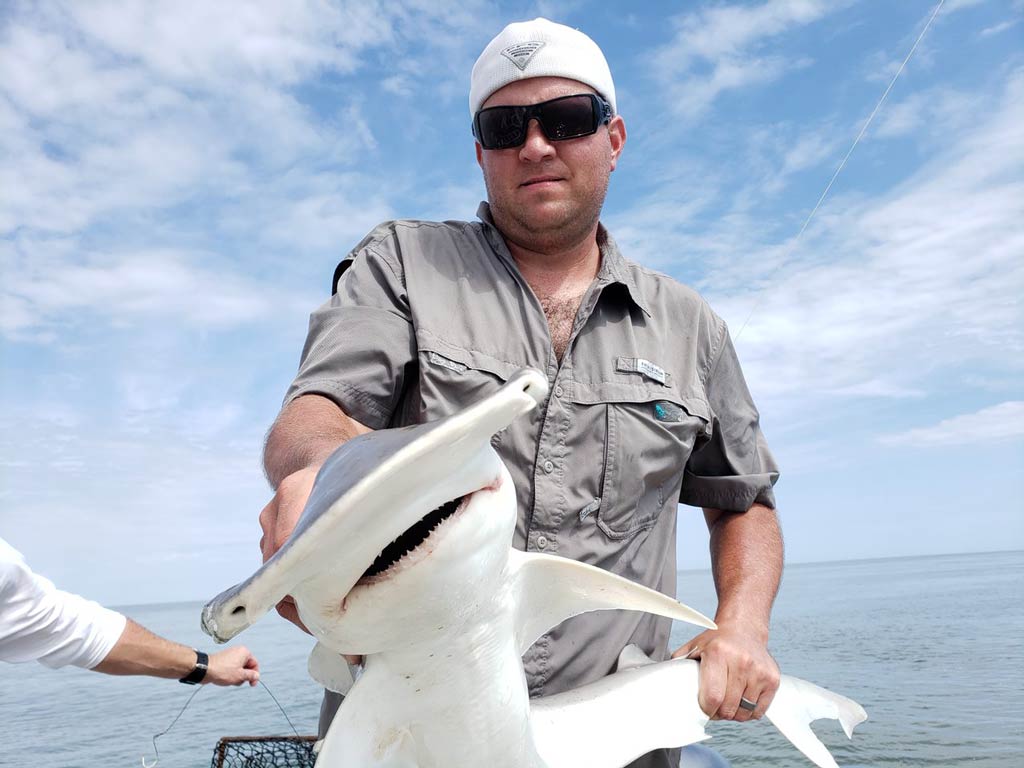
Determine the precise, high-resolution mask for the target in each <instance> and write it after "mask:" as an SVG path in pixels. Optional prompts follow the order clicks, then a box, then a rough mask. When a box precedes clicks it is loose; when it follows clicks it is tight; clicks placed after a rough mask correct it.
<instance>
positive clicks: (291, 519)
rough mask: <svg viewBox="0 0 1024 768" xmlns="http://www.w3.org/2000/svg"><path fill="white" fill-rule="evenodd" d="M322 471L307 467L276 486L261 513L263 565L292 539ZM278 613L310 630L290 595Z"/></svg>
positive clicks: (280, 605)
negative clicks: (272, 495)
mask: <svg viewBox="0 0 1024 768" xmlns="http://www.w3.org/2000/svg"><path fill="white" fill-rule="evenodd" d="M319 470H320V467H319V465H317V466H315V467H304V468H303V469H300V470H298V471H297V472H293V473H292V474H290V475H288V476H287V477H286V478H285V479H284V480H282V481H281V483H280V484H279V485H278V486H277V493H275V494H274V498H272V499H271V500H270V503H269V504H267V506H265V507H264V508H263V511H262V512H260V528H262V529H263V537H262V538H261V539H260V552H262V553H263V562H267V560H269V559H270V558H271V557H273V556H274V553H275V552H277V550H279V549H280V548H281V547H282V546H284V543H285V542H286V541H287V540H288V537H289V536H291V533H292V531H293V530H294V529H295V524H296V523H297V522H298V521H299V516H300V515H301V514H302V510H303V509H304V508H305V506H306V501H307V500H308V499H309V493H310V491H311V490H313V481H314V480H316V473H317V472H318V471H319ZM277 612H278V613H279V614H281V615H282V616H283V617H284V618H286V619H288V621H290V622H292V623H293V624H295V625H296V626H297V627H299V628H300V629H302V630H303V631H305V632H308V631H309V630H307V629H306V627H305V625H304V624H303V623H302V620H301V619H300V618H299V612H298V610H296V608H295V601H293V600H292V598H291V596H288V597H285V598H284V599H283V600H282V601H281V602H280V603H278V604H277Z"/></svg>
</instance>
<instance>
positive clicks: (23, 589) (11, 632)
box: [0, 538, 126, 669]
mask: <svg viewBox="0 0 1024 768" xmlns="http://www.w3.org/2000/svg"><path fill="white" fill-rule="evenodd" d="M125 623H126V619H125V617H124V616H122V615H121V614H120V613H117V612H116V611H111V610H109V609H108V608H104V607H103V606H101V605H100V604H99V603H95V602H93V601H91V600H86V599H85V598H83V597H80V596H79V595H73V594H71V593H69V592H63V591H61V590H59V589H57V588H56V587H55V586H54V585H53V582H51V581H50V580H49V579H45V578H43V577H42V576H39V575H38V574H35V573H33V572H32V570H31V569H30V568H29V567H28V565H27V564H26V563H25V559H24V558H23V557H22V556H21V553H20V552H18V551H17V550H16V549H14V548H13V547H12V546H10V545H9V544H8V543H7V542H6V541H4V540H3V539H2V538H0V661H11V662H23V661H39V662H40V663H42V664H45V665H46V666H48V667H53V668H56V667H63V666H65V665H68V664H72V665H74V666H76V667H85V668H86V669H92V668H93V667H95V666H96V665H97V664H99V663H100V662H101V661H103V659H105V658H106V656H107V654H108V653H110V651H111V649H112V648H113V647H114V645H115V644H116V643H117V641H118V638H120V637H121V633H122V632H123V631H124V628H125Z"/></svg>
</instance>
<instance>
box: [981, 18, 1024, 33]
mask: <svg viewBox="0 0 1024 768" xmlns="http://www.w3.org/2000/svg"><path fill="white" fill-rule="evenodd" d="M1018 24H1020V19H1009V20H1007V21H1003V22H1000V23H999V24H993V25H992V26H991V27H985V29H983V30H981V32H979V33H978V37H992V35H998V34H1000V33H1002V32H1005V31H1006V30H1008V29H1013V28H1014V27H1015V26H1017V25H1018Z"/></svg>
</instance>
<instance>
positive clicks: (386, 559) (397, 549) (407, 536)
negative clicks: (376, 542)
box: [358, 494, 472, 584]
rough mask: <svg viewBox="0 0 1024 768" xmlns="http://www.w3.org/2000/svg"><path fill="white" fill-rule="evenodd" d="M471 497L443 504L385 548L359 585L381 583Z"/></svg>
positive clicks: (463, 497)
mask: <svg viewBox="0 0 1024 768" xmlns="http://www.w3.org/2000/svg"><path fill="white" fill-rule="evenodd" d="M471 495H472V494H467V495H466V496H460V497H459V498H457V499H452V500H451V501H449V502H447V503H445V504H442V505H441V506H440V507H438V508H437V509H435V510H434V511H433V512H430V513H429V514H428V515H427V516H426V517H424V518H423V519H422V520H420V521H419V522H418V523H416V524H415V525H414V526H412V528H409V529H408V530H407V531H406V532H405V533H403V534H402V535H400V536H399V537H398V538H397V539H395V540H394V541H392V542H391V543H390V544H388V545H387V546H386V547H384V549H383V551H381V553H380V554H379V555H377V559H376V560H374V561H373V564H372V565H370V567H369V568H367V569H366V572H365V573H364V574H363V575H362V577H361V578H360V579H359V582H358V583H359V584H371V583H374V582H377V581H380V580H381V577H382V575H384V574H386V573H387V572H388V571H389V570H391V569H392V568H394V567H395V566H396V565H398V564H399V562H401V561H402V560H403V559H405V558H406V557H407V556H408V555H410V554H412V553H413V552H414V551H416V550H417V549H418V548H419V547H420V545H422V544H423V543H424V542H425V541H426V540H427V539H428V538H430V535H431V534H432V533H433V532H434V531H435V530H437V528H438V527H439V526H440V525H441V524H442V523H443V522H444V521H445V520H448V519H450V518H452V517H453V516H454V515H455V513H456V512H459V511H460V510H462V509H464V508H465V507H466V505H467V503H468V501H469V497H470V496H471Z"/></svg>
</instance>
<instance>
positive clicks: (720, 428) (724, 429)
mask: <svg viewBox="0 0 1024 768" xmlns="http://www.w3.org/2000/svg"><path fill="white" fill-rule="evenodd" d="M705 392H706V394H707V397H708V404H709V405H710V407H711V425H710V436H709V438H708V439H707V440H706V441H705V442H704V443H703V444H702V445H700V446H699V447H698V448H696V449H695V450H694V452H693V453H692V454H691V455H690V460H689V461H688V462H687V465H686V470H685V472H684V476H683V485H682V490H681V491H680V494H679V500H680V502H682V503H683V504H691V505H693V506H696V507H706V508H713V509H723V510H727V511H730V512H745V511H747V510H748V509H750V507H751V506H752V505H753V504H754V503H759V504H764V505H765V506H767V507H771V508H772V509H774V508H775V494H774V492H773V490H772V487H773V486H774V485H775V482H776V480H778V478H779V471H778V467H777V466H776V464H775V459H774V458H773V457H772V455H771V451H769V450H768V443H767V442H766V441H765V438H764V435H763V434H762V432H761V427H760V424H759V421H760V417H759V415H758V412H757V408H756V407H755V406H754V402H753V400H752V399H751V397H750V391H749V390H748V389H747V383H746V381H745V380H744V378H743V372H742V370H741V369H740V364H739V359H738V358H737V356H736V350H735V348H734V347H733V344H732V340H731V339H730V338H729V333H728V330H726V329H724V327H723V341H722V344H721V348H720V350H719V353H718V355H717V356H716V358H714V360H713V363H712V366H711V370H710V372H709V374H708V378H707V381H706V383H705Z"/></svg>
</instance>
